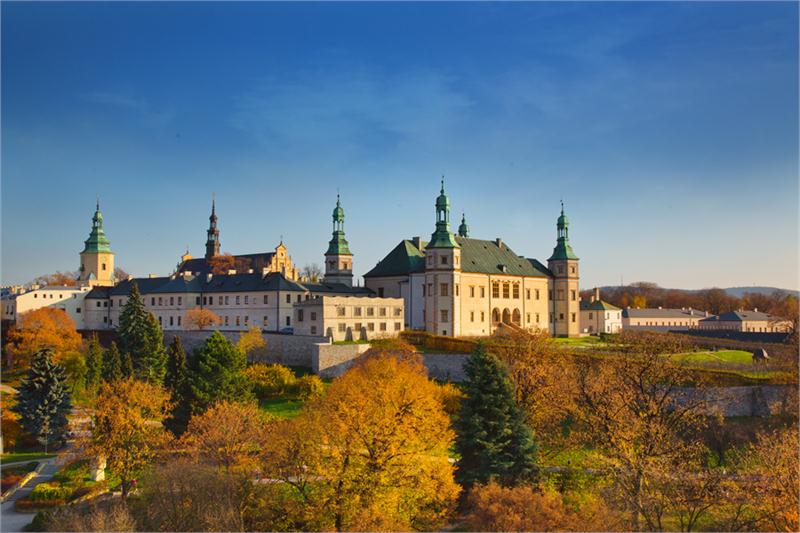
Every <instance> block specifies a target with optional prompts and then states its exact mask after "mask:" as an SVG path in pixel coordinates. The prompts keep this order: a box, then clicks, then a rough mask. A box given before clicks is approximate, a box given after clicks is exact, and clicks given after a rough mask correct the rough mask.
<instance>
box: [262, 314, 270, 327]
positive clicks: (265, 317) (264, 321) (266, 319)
mask: <svg viewBox="0 0 800 533" xmlns="http://www.w3.org/2000/svg"><path fill="white" fill-rule="evenodd" d="M262 324H263V325H264V327H267V326H268V325H269V319H268V318H267V316H266V315H264V320H263V321H262Z"/></svg>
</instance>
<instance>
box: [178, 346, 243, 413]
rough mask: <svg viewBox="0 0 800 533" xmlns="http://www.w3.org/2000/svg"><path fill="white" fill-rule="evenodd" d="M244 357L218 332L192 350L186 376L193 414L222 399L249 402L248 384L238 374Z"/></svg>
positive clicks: (201, 411)
mask: <svg viewBox="0 0 800 533" xmlns="http://www.w3.org/2000/svg"><path fill="white" fill-rule="evenodd" d="M246 364H247V361H246V358H245V355H244V354H243V353H242V351H241V350H239V348H237V347H236V346H235V345H233V344H232V343H231V342H230V341H229V340H228V339H226V338H225V337H224V336H223V335H222V334H221V333H220V332H218V331H215V332H214V333H212V334H211V336H210V337H208V339H206V342H205V343H204V344H203V346H201V347H200V348H198V349H197V350H195V351H194V357H193V358H192V365H191V371H190V377H189V385H190V387H191V403H192V405H191V411H192V414H200V413H203V412H205V410H206V409H208V408H209V407H210V406H211V405H212V404H214V403H216V402H218V401H221V400H231V401H244V400H247V399H249V395H250V391H249V390H248V386H247V381H246V380H245V379H244V377H243V376H242V374H241V372H242V370H244V368H245V366H246Z"/></svg>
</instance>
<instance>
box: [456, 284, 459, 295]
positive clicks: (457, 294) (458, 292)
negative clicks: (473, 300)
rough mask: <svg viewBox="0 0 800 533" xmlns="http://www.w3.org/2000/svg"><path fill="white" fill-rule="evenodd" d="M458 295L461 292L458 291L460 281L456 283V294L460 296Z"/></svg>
mask: <svg viewBox="0 0 800 533" xmlns="http://www.w3.org/2000/svg"><path fill="white" fill-rule="evenodd" d="M458 295H459V292H458V283H456V296H458Z"/></svg>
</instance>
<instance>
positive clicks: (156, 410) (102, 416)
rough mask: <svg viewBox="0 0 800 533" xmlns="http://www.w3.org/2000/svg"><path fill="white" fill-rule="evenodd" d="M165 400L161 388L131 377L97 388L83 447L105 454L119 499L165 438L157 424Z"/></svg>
mask: <svg viewBox="0 0 800 533" xmlns="http://www.w3.org/2000/svg"><path fill="white" fill-rule="evenodd" d="M167 401H168V394H167V392H166V391H165V390H164V389H163V388H161V387H159V386H157V385H153V384H150V383H147V382H144V381H136V380H133V379H126V380H117V381H114V382H112V383H105V384H103V386H102V387H101V389H100V392H99V394H98V396H97V400H96V402H95V412H94V418H93V422H94V424H93V428H92V435H91V437H90V438H89V441H88V442H87V443H86V446H87V448H88V451H89V453H91V454H93V455H95V456H98V457H105V458H106V461H107V464H108V467H109V468H110V469H111V471H113V472H114V473H115V474H117V475H118V476H119V477H120V479H121V480H122V497H123V499H124V498H126V497H127V495H128V492H129V491H130V489H131V486H132V482H133V480H135V479H136V477H137V476H138V475H140V474H141V473H142V472H143V471H144V470H145V468H146V467H147V465H149V464H150V463H151V461H153V459H154V458H155V456H156V454H157V452H158V451H159V449H161V447H162V446H163V445H164V444H166V442H167V441H168V435H167V432H166V431H165V430H164V427H163V426H162V424H161V419H162V418H163V414H164V412H165V410H166V408H167Z"/></svg>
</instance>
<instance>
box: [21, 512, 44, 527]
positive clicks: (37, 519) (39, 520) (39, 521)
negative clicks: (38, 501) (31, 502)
mask: <svg viewBox="0 0 800 533" xmlns="http://www.w3.org/2000/svg"><path fill="white" fill-rule="evenodd" d="M23 531H47V513H45V512H44V511H38V512H37V513H36V516H34V517H33V521H32V522H31V523H30V524H28V525H27V526H25V527H24V528H23Z"/></svg>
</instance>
